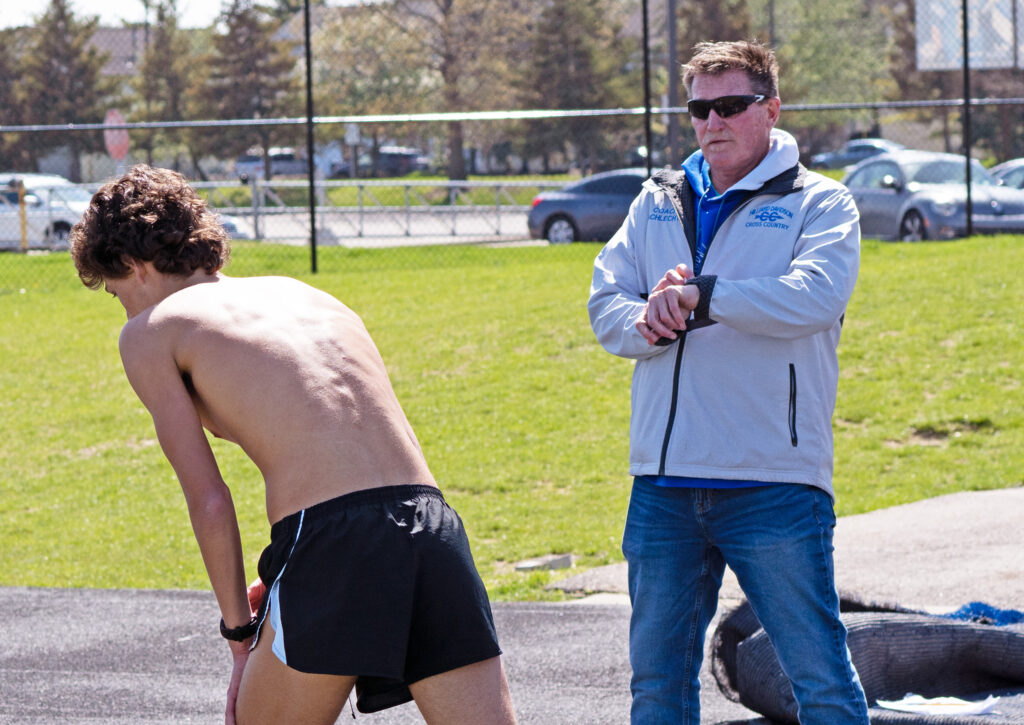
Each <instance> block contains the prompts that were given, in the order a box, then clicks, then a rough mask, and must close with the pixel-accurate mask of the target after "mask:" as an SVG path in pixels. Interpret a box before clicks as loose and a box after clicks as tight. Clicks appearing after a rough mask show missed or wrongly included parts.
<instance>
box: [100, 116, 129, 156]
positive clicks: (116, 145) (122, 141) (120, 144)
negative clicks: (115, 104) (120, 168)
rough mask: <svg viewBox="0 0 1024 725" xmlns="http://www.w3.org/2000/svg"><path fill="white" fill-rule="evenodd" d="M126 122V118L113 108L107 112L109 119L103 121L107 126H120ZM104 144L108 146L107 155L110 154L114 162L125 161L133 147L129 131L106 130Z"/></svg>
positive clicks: (118, 129) (119, 129) (120, 129)
mask: <svg viewBox="0 0 1024 725" xmlns="http://www.w3.org/2000/svg"><path fill="white" fill-rule="evenodd" d="M124 122H125V121H124V116H122V115H121V113H120V111H118V110H117V109H116V108H111V109H110V110H109V111H107V117H106V118H104V119H103V124H104V125H105V126H118V125H120V124H122V123H124ZM103 142H104V143H105V144H106V145H107V153H108V154H110V157H111V158H112V159H114V161H124V157H125V156H127V155H128V148H129V147H130V146H131V139H130V138H129V137H128V129H126V128H108V129H105V130H104V131H103Z"/></svg>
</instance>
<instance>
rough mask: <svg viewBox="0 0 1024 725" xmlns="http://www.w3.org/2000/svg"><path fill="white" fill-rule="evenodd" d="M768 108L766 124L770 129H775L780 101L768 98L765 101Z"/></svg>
mask: <svg viewBox="0 0 1024 725" xmlns="http://www.w3.org/2000/svg"><path fill="white" fill-rule="evenodd" d="M765 103H766V104H767V106H768V123H769V125H770V126H771V127H772V128H775V124H776V123H778V122H779V115H780V114H781V112H782V101H780V100H779V99H778V98H768V99H766V100H765Z"/></svg>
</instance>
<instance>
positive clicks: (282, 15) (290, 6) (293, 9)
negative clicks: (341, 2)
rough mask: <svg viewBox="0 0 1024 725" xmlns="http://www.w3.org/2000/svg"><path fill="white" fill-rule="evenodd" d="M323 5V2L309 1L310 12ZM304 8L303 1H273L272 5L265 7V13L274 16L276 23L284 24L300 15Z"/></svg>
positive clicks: (317, 0)
mask: <svg viewBox="0 0 1024 725" xmlns="http://www.w3.org/2000/svg"><path fill="white" fill-rule="evenodd" d="M323 5H325V1H324V0H309V9H310V11H312V10H313V8H316V7H322V6H323ZM304 6H305V0H274V2H273V3H270V4H269V5H267V6H266V11H267V12H268V13H270V14H271V15H272V16H274V17H275V18H276V19H277V20H278V21H280V22H282V23H286V22H288V21H289V20H290V19H292V18H293V17H295V16H296V15H298V14H299V13H301V12H302V11H303V8H304Z"/></svg>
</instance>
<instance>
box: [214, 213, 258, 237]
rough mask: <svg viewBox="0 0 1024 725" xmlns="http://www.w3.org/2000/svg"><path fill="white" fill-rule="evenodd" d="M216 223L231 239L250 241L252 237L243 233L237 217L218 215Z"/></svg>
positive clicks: (243, 230)
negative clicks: (217, 222)
mask: <svg viewBox="0 0 1024 725" xmlns="http://www.w3.org/2000/svg"><path fill="white" fill-rule="evenodd" d="M217 221H219V222H220V225H221V226H222V227H224V231H226V232H227V233H228V236H229V237H231V238H232V239H252V235H251V234H249V232H247V231H245V229H244V228H243V227H242V223H241V220H240V219H239V218H238V217H236V216H232V215H230V214H218V215H217Z"/></svg>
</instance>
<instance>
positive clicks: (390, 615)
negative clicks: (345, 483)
mask: <svg viewBox="0 0 1024 725" xmlns="http://www.w3.org/2000/svg"><path fill="white" fill-rule="evenodd" d="M259 573H260V578H261V579H262V580H263V582H264V583H265V584H266V586H267V595H266V601H265V602H264V605H263V606H262V607H261V617H262V619H261V622H260V624H261V626H262V622H263V621H265V620H266V617H268V616H269V617H270V622H271V625H272V626H273V628H274V631H275V636H274V641H273V642H272V643H267V644H269V645H271V646H272V647H273V650H274V653H275V654H276V655H277V656H278V658H279V659H280V660H281V661H282V662H284V663H285V664H286V665H288V666H289V667H292V668H294V669H296V670H299V671H300V672H310V673H318V674H329V675H350V676H351V675H355V676H357V677H358V679H357V681H356V694H357V696H358V702H357V705H358V707H359V710H360V711H362V712H376V711H378V710H383V709H385V708H388V707H392V706H393V705H399V704H401V703H403V702H408V701H409V700H410V699H412V696H411V694H410V693H409V688H408V685H409V684H410V683H414V682H416V681H418V680H422V679H424V678H426V677H430V676H432V675H436V674H440V673H442V672H447V671H449V670H453V669H455V668H457V667H462V666H464V665H469V664H473V663H475V662H481V661H483V660H486V659H490V658H492V657H496V656H498V655H499V654H501V650H500V649H499V648H498V640H497V636H496V634H495V630H494V620H493V618H492V616H491V607H490V603H489V602H488V599H487V592H486V590H485V589H484V586H483V582H482V581H481V580H480V576H479V574H477V571H476V567H475V565H474V564H473V556H472V554H471V553H470V550H469V541H468V539H467V538H466V532H465V529H464V528H463V526H462V520H461V519H460V518H459V515H458V514H457V513H456V512H455V511H454V509H452V508H451V507H450V506H448V504H447V503H446V502H445V500H444V497H443V496H442V495H441V492H440V491H439V490H438V489H437V488H435V487H433V486H422V485H413V486H386V487H382V488H372V489H367V490H363V491H356V492H354V493H350V494H346V495H344V496H340V497H338V498H335V499H331V500H330V501H324V502H323V503H319V504H317V505H315V506H312V507H310V508H308V509H305V510H303V511H299V512H298V513H295V514H292V515H291V516H287V517H285V518H284V519H282V520H280V521H278V522H277V523H275V524H274V525H273V527H272V528H271V531H270V545H269V546H268V547H267V548H266V549H265V550H264V552H263V554H262V556H261V557H260V563H259Z"/></svg>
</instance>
